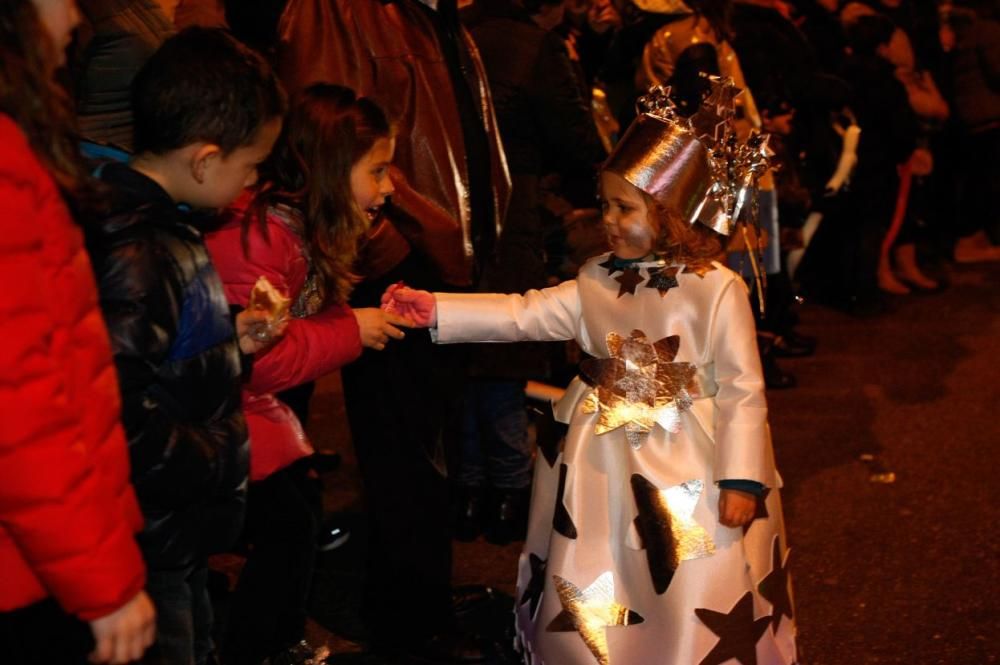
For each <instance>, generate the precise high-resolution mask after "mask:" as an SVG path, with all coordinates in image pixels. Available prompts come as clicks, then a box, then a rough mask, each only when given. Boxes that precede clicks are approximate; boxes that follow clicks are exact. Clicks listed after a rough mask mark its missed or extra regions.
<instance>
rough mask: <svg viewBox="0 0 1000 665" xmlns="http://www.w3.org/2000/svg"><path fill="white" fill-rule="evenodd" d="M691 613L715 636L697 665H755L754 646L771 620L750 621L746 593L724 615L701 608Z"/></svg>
mask: <svg viewBox="0 0 1000 665" xmlns="http://www.w3.org/2000/svg"><path fill="white" fill-rule="evenodd" d="M694 613H695V614H696V615H698V618H699V619H701V622H702V623H703V624H705V625H706V626H708V628H709V630H711V631H712V632H713V633H715V634H716V635H718V636H719V641H718V642H717V643H716V644H715V647H713V648H712V650H711V651H710V652H708V655H707V656H705V657H704V658H702V660H701V662H700V663H698V665H721V663H726V662H728V661H730V660H732V659H735V660H737V661H739V662H740V663H741V664H742V665H757V642H759V641H760V638H761V636H763V635H764V632H765V631H767V624H769V623H770V622H771V617H769V616H766V617H761V618H760V619H754V618H753V594H752V593H751V592H749V591H747V592H746V593H745V594H743V597H742V598H740V600H739V602H738V603H736V606H735V607H733V609H732V610H731V611H730V612H729V613H728V614H726V613H723V612H716V611H715V610H709V609H705V608H702V607H699V608H697V609H696V610H695V611H694Z"/></svg>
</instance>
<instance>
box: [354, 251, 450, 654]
mask: <svg viewBox="0 0 1000 665" xmlns="http://www.w3.org/2000/svg"><path fill="white" fill-rule="evenodd" d="M398 280H405V281H406V283H407V284H410V285H413V286H415V287H417V288H428V287H430V288H434V287H435V286H437V285H436V284H433V283H431V282H430V280H429V279H428V277H427V273H426V271H424V270H422V269H421V268H420V266H419V265H417V264H416V260H415V259H414V258H413V257H411V258H409V259H407V261H405V262H404V263H403V264H402V265H401V266H399V267H397V268H396V269H394V270H393V271H391V272H390V273H389V274H387V275H386V276H384V277H383V278H381V279H378V280H371V281H366V282H363V283H362V284H360V285H359V286H358V288H357V289H356V290H355V292H354V297H353V298H352V301H351V304H352V305H353V306H355V307H371V306H378V303H379V297H380V296H381V294H382V292H383V291H384V290H385V288H386V287H387V286H388V285H389V284H392V283H394V282H396V281H398ZM456 352H460V350H459V349H455V348H453V347H448V346H435V345H434V344H432V343H431V341H430V336H429V334H428V333H427V331H425V330H408V331H407V333H406V338H405V339H403V340H400V341H393V342H391V343H390V344H389V345H388V346H387V347H386V349H385V350H384V351H372V350H370V349H369V350H365V352H364V353H363V354H362V356H361V358H360V359H359V360H357V361H356V362H354V363H352V364H350V365H348V366H347V367H345V368H344V369H343V371H342V376H343V381H344V398H345V402H346V405H347V415H348V418H349V420H350V425H351V435H352V438H353V441H354V448H355V451H356V454H357V458H358V466H359V469H360V471H361V478H362V480H363V482H364V488H365V502H366V507H367V511H368V520H369V533H370V536H369V554H368V562H367V567H368V571H367V578H366V586H365V605H364V607H365V615H366V619H367V623H368V627H369V629H370V631H371V636H372V640H373V642H375V643H379V642H381V643H383V644H388V645H390V646H391V644H392V643H393V642H405V641H410V640H414V639H421V638H426V637H428V636H430V635H432V634H433V633H435V632H438V631H440V630H442V629H444V628H445V627H446V626H447V624H448V622H449V621H450V619H451V595H450V582H451V532H450V528H449V510H448V503H449V492H448V484H447V479H446V477H445V469H444V467H445V462H444V451H443V450H442V448H443V445H444V442H445V440H446V439H455V440H457V432H458V426H459V422H458V416H459V414H460V413H461V410H460V403H461V402H460V397H459V396H460V394H461V393H460V391H461V388H462V386H461V377H462V372H461V365H460V362H459V361H458V360H457V356H456Z"/></svg>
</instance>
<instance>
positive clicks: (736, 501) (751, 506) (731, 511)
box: [719, 490, 757, 528]
mask: <svg viewBox="0 0 1000 665" xmlns="http://www.w3.org/2000/svg"><path fill="white" fill-rule="evenodd" d="M756 512H757V497H755V496H754V495H753V494H750V493H749V492H741V491H740V490H722V491H721V492H720V493H719V522H721V523H722V525H723V526H730V527H734V528H735V527H738V526H743V525H744V524H746V523H747V522H749V521H750V520H752V519H753V516H754V514H756Z"/></svg>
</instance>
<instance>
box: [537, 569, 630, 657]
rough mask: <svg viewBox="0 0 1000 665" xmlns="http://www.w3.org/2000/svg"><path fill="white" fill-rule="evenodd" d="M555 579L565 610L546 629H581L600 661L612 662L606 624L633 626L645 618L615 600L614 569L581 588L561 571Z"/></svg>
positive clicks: (589, 646)
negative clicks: (567, 578)
mask: <svg viewBox="0 0 1000 665" xmlns="http://www.w3.org/2000/svg"><path fill="white" fill-rule="evenodd" d="M552 581H553V583H554V585H555V588H556V593H557V594H559V602H560V603H562V606H563V611H562V612H560V613H559V614H557V615H556V617H555V618H554V619H552V622H551V623H549V625H548V626H547V627H546V630H547V631H549V632H552V633H568V632H572V631H575V632H578V633H580V637H582V638H583V641H584V643H585V644H586V645H587V648H588V649H590V653H592V654H594V658H596V659H597V662H598V663H600V665H610V663H611V655H610V654H609V653H608V636H607V630H606V629H607V627H608V626H631V625H634V624H637V623H642V622H643V621H645V619H643V618H642V616H640V615H639V613H638V612H635V611H633V610H630V609H629V608H627V607H625V606H624V605H621V604H619V603H618V602H616V601H615V580H614V576H613V575H612V573H611V571H608V572H606V573H604V574H602V575H601V576H600V577H598V578H597V579H596V580H594V582H593V583H592V584H591V585H590V586H589V587H587V588H586V589H580V587H578V586H576V585H575V584H573V583H572V582H570V581H569V580H566V579H563V578H562V577H559V576H558V575H553V576H552Z"/></svg>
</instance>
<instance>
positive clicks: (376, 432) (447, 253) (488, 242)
mask: <svg viewBox="0 0 1000 665" xmlns="http://www.w3.org/2000/svg"><path fill="white" fill-rule="evenodd" d="M278 36H279V43H278V46H277V53H276V58H277V67H278V71H279V74H280V75H281V76H282V77H283V79H284V81H285V83H286V85H287V86H288V87H289V89H290V91H291V92H292V93H293V94H294V93H295V92H298V91H300V90H302V89H303V88H304V87H306V86H308V85H310V84H312V83H317V82H325V83H336V84H339V85H343V86H345V87H349V88H351V89H353V90H354V91H355V92H356V93H357V94H358V95H359V96H364V97H370V98H372V99H373V100H375V101H376V102H377V103H378V104H379V105H380V106H381V107H382V108H384V109H385V110H386V112H387V115H388V116H389V117H390V118H391V119H392V120H393V121H394V122H395V123H396V125H397V128H398V134H397V135H398V137H399V139H398V143H397V147H396V157H395V160H394V163H395V167H394V168H393V169H392V171H391V177H392V182H393V187H394V189H395V193H394V194H393V196H392V199H391V201H390V202H389V203H388V204H386V205H385V206H384V207H383V208H382V210H381V212H380V215H379V216H378V218H377V219H376V220H375V221H374V223H373V225H372V228H371V230H370V231H369V233H368V234H367V239H366V243H365V246H364V247H363V249H362V254H361V260H360V263H359V266H358V270H359V272H360V275H361V276H362V278H363V279H362V282H361V283H360V284H358V285H357V287H356V288H355V290H354V293H353V295H352V298H351V301H350V304H351V306H352V307H370V306H377V305H379V303H380V298H381V295H382V293H383V291H385V289H386V288H387V287H388V286H389V285H390V284H393V283H395V282H398V281H405V282H406V283H407V284H412V285H418V286H420V285H425V286H423V287H422V288H439V287H442V286H447V287H449V288H452V289H454V288H465V289H469V288H473V287H474V285H475V284H476V283H477V282H478V281H479V279H480V278H481V277H482V276H483V275H484V274H486V272H487V271H488V269H489V266H490V263H491V262H492V261H493V260H494V258H493V257H494V247H495V245H496V239H497V236H498V234H499V229H500V222H501V220H503V219H504V215H505V213H506V208H507V198H508V196H509V192H510V180H509V177H508V174H507V164H506V158H505V156H504V153H503V149H502V147H501V145H500V136H499V132H498V131H497V123H496V118H495V117H494V112H493V103H492V100H491V97H490V93H489V89H488V88H487V85H486V74H485V71H484V69H483V65H482V62H481V61H480V59H479V54H478V51H477V49H476V46H475V44H474V43H473V41H472V38H471V37H470V36H469V34H468V33H467V32H466V31H465V30H464V29H463V28H462V26H461V25H460V24H459V20H458V7H457V4H456V2H455V0H438V1H437V2H434V1H433V0H421V1H418V0H388V1H384V0H334V1H332V2H331V1H328V0H292V2H290V3H289V4H288V6H287V7H286V9H285V12H284V14H283V15H282V18H281V22H280V23H279V26H278ZM397 167H398V168H397ZM463 364H464V352H463V351H461V350H460V349H459V350H456V349H441V348H435V347H434V346H433V345H432V344H431V341H430V337H429V335H428V334H427V333H426V332H425V331H420V332H414V333H413V334H410V335H407V337H406V339H404V340H400V341H399V343H397V344H393V345H391V346H390V347H389V348H387V349H385V350H384V351H381V352H378V353H375V352H372V351H366V352H365V353H363V354H362V356H361V358H360V359H359V360H358V361H357V362H356V363H354V364H352V365H351V366H348V367H346V368H345V369H344V371H343V374H342V376H343V380H344V398H345V402H346V406H347V415H348V418H349V421H350V425H351V434H352V438H353V441H354V447H355V450H356V452H357V457H358V463H359V466H360V470H361V475H362V479H363V482H364V487H365V498H366V502H367V508H368V516H369V530H370V535H369V552H370V554H369V558H368V580H367V587H366V592H365V601H364V606H365V609H364V611H365V615H366V619H367V621H368V624H369V627H370V630H371V636H370V639H371V646H372V647H373V648H374V649H375V650H376V651H381V652H390V653H400V652H402V653H407V654H414V655H418V656H420V657H423V658H425V659H427V660H432V661H434V662H478V661H481V660H482V659H483V658H484V657H485V656H484V653H483V650H482V648H481V647H480V645H478V644H477V643H476V642H475V641H474V640H470V639H469V638H468V637H466V636H463V635H461V634H460V633H459V632H458V631H457V630H456V629H455V626H454V622H453V610H452V598H451V593H450V582H451V531H450V528H449V486H448V482H447V478H446V473H447V472H446V462H445V453H444V449H445V445H446V444H452V445H453V444H454V443H455V442H456V441H457V431H458V427H459V422H458V415H459V414H460V403H461V393H462V386H463V381H464V369H463ZM401 589H405V592H402V593H401V591H400V590H401Z"/></svg>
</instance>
